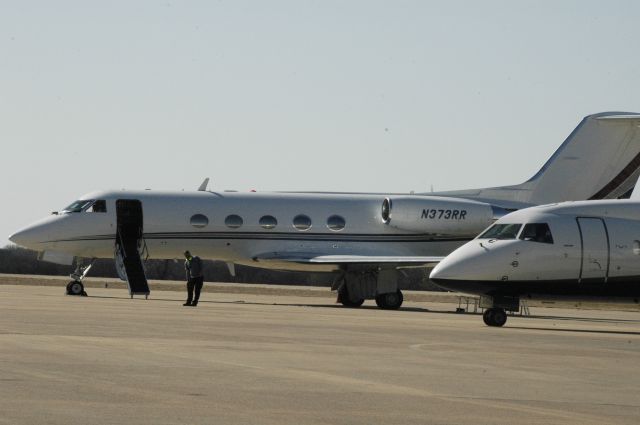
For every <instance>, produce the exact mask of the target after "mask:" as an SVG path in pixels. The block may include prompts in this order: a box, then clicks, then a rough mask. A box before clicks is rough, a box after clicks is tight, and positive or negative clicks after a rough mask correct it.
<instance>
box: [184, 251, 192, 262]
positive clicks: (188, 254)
mask: <svg viewBox="0 0 640 425" xmlns="http://www.w3.org/2000/svg"><path fill="white" fill-rule="evenodd" d="M184 258H186V259H187V260H191V253H190V252H189V251H185V252H184Z"/></svg>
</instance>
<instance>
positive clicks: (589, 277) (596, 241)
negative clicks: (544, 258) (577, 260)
mask: <svg viewBox="0 0 640 425" xmlns="http://www.w3.org/2000/svg"><path fill="white" fill-rule="evenodd" d="M576 220H577V221H578V228H579V229H580V239H581V243H582V264H581V267H580V282H589V283H592V282H593V283H597V282H606V281H607V278H608V276H609V235H608V233H607V226H606V224H605V223H604V220H602V219H601V218H590V217H578V218H577V219H576Z"/></svg>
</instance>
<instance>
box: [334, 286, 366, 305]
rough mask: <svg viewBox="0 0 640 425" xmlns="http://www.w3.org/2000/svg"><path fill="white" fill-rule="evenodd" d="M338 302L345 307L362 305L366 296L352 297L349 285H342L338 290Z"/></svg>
mask: <svg viewBox="0 0 640 425" xmlns="http://www.w3.org/2000/svg"><path fill="white" fill-rule="evenodd" d="M338 302H339V303H340V304H342V305H343V306H345V307H352V308H355V307H360V306H361V305H362V304H363V303H364V298H357V297H356V298H355V299H353V298H351V296H350V295H349V290H348V289H347V285H342V286H341V287H340V289H339V290H338Z"/></svg>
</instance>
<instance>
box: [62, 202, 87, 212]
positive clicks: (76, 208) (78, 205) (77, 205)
mask: <svg viewBox="0 0 640 425" xmlns="http://www.w3.org/2000/svg"><path fill="white" fill-rule="evenodd" d="M91 204H93V200H88V201H87V200H80V201H75V202H73V203H72V204H71V205H69V206H68V207H67V208H65V209H63V210H62V212H63V213H77V212H82V211H84V210H85V209H87V208H89V207H90V206H91Z"/></svg>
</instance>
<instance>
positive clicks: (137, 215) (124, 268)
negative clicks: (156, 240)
mask: <svg viewBox="0 0 640 425" xmlns="http://www.w3.org/2000/svg"><path fill="white" fill-rule="evenodd" d="M116 206H117V210H118V211H117V214H118V229H117V235H116V249H115V258H116V269H117V271H118V275H119V276H120V278H121V279H122V280H124V281H126V282H127V285H128V287H129V295H130V296H131V298H133V296H134V295H144V296H145V298H147V297H148V296H149V294H150V292H151V291H150V290H149V283H148V282H147V277H146V273H145V269H144V263H143V257H144V256H145V255H146V256H147V257H148V250H147V247H146V243H145V241H144V238H143V233H142V207H141V204H140V202H139V201H129V200H118V201H117V205H116Z"/></svg>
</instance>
